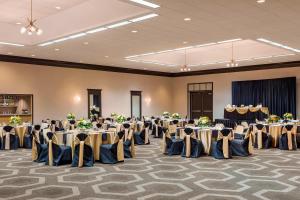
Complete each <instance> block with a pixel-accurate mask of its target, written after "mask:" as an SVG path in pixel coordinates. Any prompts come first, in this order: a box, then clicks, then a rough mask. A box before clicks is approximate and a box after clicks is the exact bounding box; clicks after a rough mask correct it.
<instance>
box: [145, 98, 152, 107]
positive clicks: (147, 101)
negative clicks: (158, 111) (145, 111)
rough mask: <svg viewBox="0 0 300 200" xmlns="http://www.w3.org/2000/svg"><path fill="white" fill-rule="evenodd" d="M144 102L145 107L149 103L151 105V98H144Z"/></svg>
mask: <svg viewBox="0 0 300 200" xmlns="http://www.w3.org/2000/svg"><path fill="white" fill-rule="evenodd" d="M145 102H146V104H147V106H149V105H150V103H151V98H150V97H146V98H145Z"/></svg>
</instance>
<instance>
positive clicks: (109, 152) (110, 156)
mask: <svg viewBox="0 0 300 200" xmlns="http://www.w3.org/2000/svg"><path fill="white" fill-rule="evenodd" d="M124 134H125V132H124V131H120V132H118V134H117V135H116V136H115V139H114V142H113V144H102V145H101V146H100V162H102V163H104V164H115V163H118V162H124V145H123V137H124Z"/></svg>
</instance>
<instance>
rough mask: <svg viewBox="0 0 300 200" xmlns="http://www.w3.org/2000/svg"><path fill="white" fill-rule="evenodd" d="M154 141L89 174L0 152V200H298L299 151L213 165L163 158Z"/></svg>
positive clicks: (24, 153)
mask: <svg viewBox="0 0 300 200" xmlns="http://www.w3.org/2000/svg"><path fill="white" fill-rule="evenodd" d="M159 141H160V140H157V139H151V144H150V145H146V146H137V157H136V159H126V160H125V162H124V163H119V164H117V165H105V164H101V163H95V165H94V167H91V168H76V167H73V168H72V167H70V165H65V166H60V167H49V166H45V165H44V164H43V163H42V164H38V163H34V162H32V161H31V150H25V149H18V150H15V151H0V200H4V199H5V200H9V199H16V200H21V199H22V200H24V199H36V200H38V199H39V200H42V199H43V200H45V199H69V200H71V199H72V200H74V199H78V200H79V199H81V200H108V199H126V200H133V199H137V200H143V199H147V200H148V199H149V200H150V199H157V200H159V199H162V200H169V199H170V200H171V199H172V200H175V199H178V200H185V199H190V200H197V199H207V200H216V199H220V200H221V199H222V200H224V199H230V200H234V199H237V200H246V199H248V200H252V199H262V200H269V199H270V200H282V199H285V200H296V199H300V151H299V150H298V151H281V150H278V149H269V150H255V153H254V155H253V156H251V157H247V158H242V157H234V158H233V159H230V160H216V159H214V158H212V157H208V156H204V157H200V158H196V159H195V158H194V159H193V158H182V157H180V156H173V157H169V156H165V155H163V154H162V153H161V151H160V145H159Z"/></svg>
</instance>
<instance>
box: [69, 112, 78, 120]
mask: <svg viewBox="0 0 300 200" xmlns="http://www.w3.org/2000/svg"><path fill="white" fill-rule="evenodd" d="M67 119H68V120H69V121H71V120H75V119H76V117H75V115H74V114H73V113H69V114H68V115H67Z"/></svg>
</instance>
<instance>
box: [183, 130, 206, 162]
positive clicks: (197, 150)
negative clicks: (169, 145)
mask: <svg viewBox="0 0 300 200" xmlns="http://www.w3.org/2000/svg"><path fill="white" fill-rule="evenodd" d="M183 137H184V138H183V149H182V153H181V156H182V157H186V158H189V157H191V158H198V157H200V156H201V155H203V154H204V147H203V144H202V142H201V141H200V140H198V139H197V137H196V135H195V132H194V130H193V129H191V128H185V129H184V136H183Z"/></svg>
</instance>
